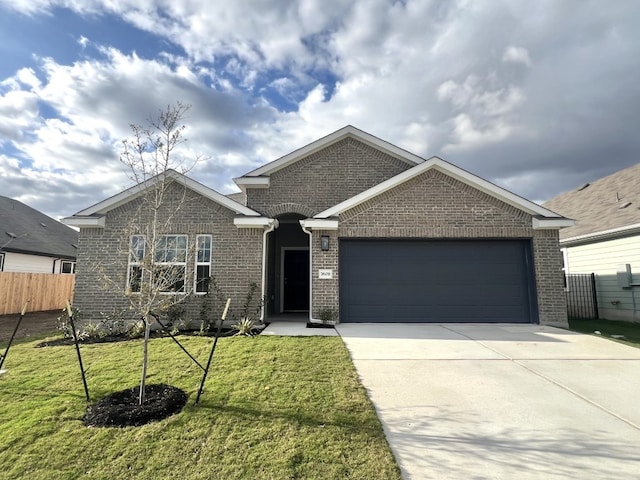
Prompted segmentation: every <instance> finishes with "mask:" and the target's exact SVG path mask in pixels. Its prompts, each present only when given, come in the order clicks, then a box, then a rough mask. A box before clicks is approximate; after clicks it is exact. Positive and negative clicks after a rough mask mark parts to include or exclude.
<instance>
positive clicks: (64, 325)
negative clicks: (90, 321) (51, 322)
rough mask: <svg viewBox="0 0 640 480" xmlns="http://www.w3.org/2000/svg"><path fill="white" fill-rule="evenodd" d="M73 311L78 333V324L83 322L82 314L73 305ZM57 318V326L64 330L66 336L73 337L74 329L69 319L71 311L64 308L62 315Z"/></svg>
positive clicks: (61, 330) (63, 333)
mask: <svg viewBox="0 0 640 480" xmlns="http://www.w3.org/2000/svg"><path fill="white" fill-rule="evenodd" d="M71 311H72V312H73V321H74V322H73V323H74V324H75V325H76V334H78V333H79V330H78V325H79V324H81V323H82V314H81V313H80V310H78V309H77V308H75V307H72V308H71ZM56 320H57V328H58V330H60V332H62V335H63V336H64V338H72V337H73V330H72V328H71V321H70V320H69V312H68V311H67V309H66V308H64V309H63V310H62V312H61V313H60V316H59V317H58V318H57V319H56Z"/></svg>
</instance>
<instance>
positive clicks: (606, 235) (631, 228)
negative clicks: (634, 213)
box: [560, 223, 640, 247]
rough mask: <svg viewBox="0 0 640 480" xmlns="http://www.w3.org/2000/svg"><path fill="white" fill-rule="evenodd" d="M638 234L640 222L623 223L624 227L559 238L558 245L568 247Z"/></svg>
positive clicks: (639, 232)
mask: <svg viewBox="0 0 640 480" xmlns="http://www.w3.org/2000/svg"><path fill="white" fill-rule="evenodd" d="M634 234H640V223H635V224H633V225H625V226H624V227H618V228H611V229H609V230H601V231H599V232H591V233H585V234H584V235H576V236H573V237H569V238H564V239H560V245H561V246H563V247H570V246H573V245H579V244H583V243H592V242H598V241H602V240H613V239H616V238H621V237H628V236H630V235H634Z"/></svg>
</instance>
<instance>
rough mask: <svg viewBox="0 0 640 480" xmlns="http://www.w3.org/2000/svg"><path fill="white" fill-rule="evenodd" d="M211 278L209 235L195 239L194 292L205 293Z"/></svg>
mask: <svg viewBox="0 0 640 480" xmlns="http://www.w3.org/2000/svg"><path fill="white" fill-rule="evenodd" d="M210 278H211V235H198V236H197V237H196V265H195V288H194V289H195V292H196V293H207V292H208V291H209V281H210Z"/></svg>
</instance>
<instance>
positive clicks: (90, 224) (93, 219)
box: [60, 215, 105, 228]
mask: <svg viewBox="0 0 640 480" xmlns="http://www.w3.org/2000/svg"><path fill="white" fill-rule="evenodd" d="M60 221H61V222H62V223H64V224H65V225H69V226H70V227H77V228H104V222H105V217H104V215H102V216H99V217H98V216H82V215H73V216H71V217H64V218H62V219H60Z"/></svg>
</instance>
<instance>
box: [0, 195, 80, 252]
mask: <svg viewBox="0 0 640 480" xmlns="http://www.w3.org/2000/svg"><path fill="white" fill-rule="evenodd" d="M10 234H11V235H10ZM12 236H15V238H12ZM74 244H75V245H77V244H78V232H76V231H75V230H74V229H72V228H70V227H68V226H66V225H64V224H62V223H60V222H58V221H57V220H54V219H53V218H51V217H49V216H47V215H45V214H44V213H42V212H39V211H38V210H36V209H34V208H31V207H30V206H28V205H25V204H24V203H22V202H19V201H17V200H14V199H12V198H8V197H3V196H2V195H0V247H2V248H0V250H4V251H6V252H18V253H30V254H36V255H48V256H52V257H62V258H69V259H75V258H76V247H74V246H73V245H74Z"/></svg>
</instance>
